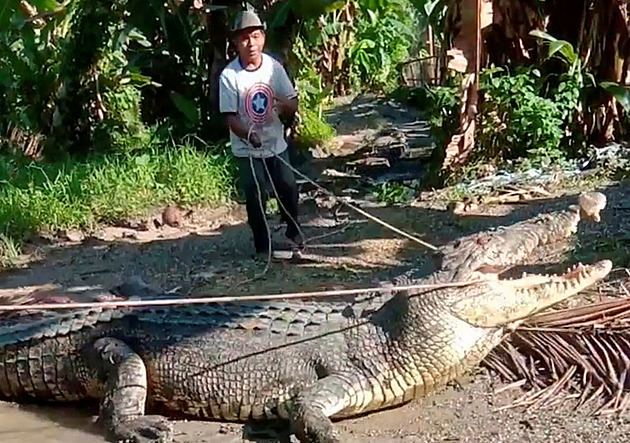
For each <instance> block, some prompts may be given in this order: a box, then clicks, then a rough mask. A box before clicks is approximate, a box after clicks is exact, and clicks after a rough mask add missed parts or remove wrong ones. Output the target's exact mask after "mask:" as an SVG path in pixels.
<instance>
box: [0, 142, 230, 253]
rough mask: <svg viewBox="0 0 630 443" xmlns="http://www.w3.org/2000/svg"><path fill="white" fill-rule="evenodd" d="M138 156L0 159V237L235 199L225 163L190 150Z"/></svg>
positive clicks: (167, 149) (187, 147) (226, 159)
mask: <svg viewBox="0 0 630 443" xmlns="http://www.w3.org/2000/svg"><path fill="white" fill-rule="evenodd" d="M160 149H161V152H158V151H153V152H147V153H145V154H142V155H130V154H119V155H96V154H95V155H92V156H89V157H87V158H86V159H85V160H83V161H78V160H77V159H76V158H72V157H66V159H65V160H63V161H58V162H53V163H42V162H36V161H33V160H28V159H25V158H18V157H16V156H9V155H3V156H2V157H0V159H1V161H0V183H2V186H1V187H0V201H2V204H1V205H0V235H3V236H4V237H3V243H4V244H5V245H9V244H12V241H10V240H9V239H11V238H12V239H17V240H18V241H19V240H23V239H25V238H27V237H28V236H29V235H30V234H32V233H33V232H36V231H39V230H41V229H52V230H54V229H59V228H83V229H90V228H93V227H95V225H96V224H97V223H109V222H115V221H119V220H121V219H124V218H126V217H132V216H140V215H145V214H147V213H148V212H149V211H151V210H152V209H155V208H156V207H158V206H160V205H164V204H167V203H170V202H177V203H180V204H182V205H184V206H193V205H218V204H222V203H226V202H227V201H228V200H229V199H230V198H231V197H232V195H233V179H232V177H233V165H232V163H231V162H230V161H229V157H227V156H224V155H219V154H215V155H210V154H206V153H203V152H200V151H199V150H197V149H195V148H194V147H192V146H190V145H182V146H177V147H163V148H160Z"/></svg>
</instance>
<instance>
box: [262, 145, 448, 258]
mask: <svg viewBox="0 0 630 443" xmlns="http://www.w3.org/2000/svg"><path fill="white" fill-rule="evenodd" d="M273 155H274V156H275V157H276V158H277V159H278V160H280V161H281V162H282V163H284V164H285V165H286V166H288V167H289V168H290V169H291V170H292V171H293V172H294V173H295V174H297V175H299V176H300V177H302V178H303V179H304V180H306V181H307V182H309V183H310V184H312V185H313V186H315V187H316V188H317V189H319V190H320V191H322V192H324V193H325V194H327V195H329V196H330V197H332V198H334V199H335V200H337V201H338V202H340V203H342V204H344V205H346V206H348V207H349V208H350V209H352V210H354V211H356V212H358V213H359V214H361V215H363V216H364V217H367V218H369V219H370V220H372V221H374V222H376V223H378V224H380V225H381V226H384V227H386V228H387V229H389V230H391V231H393V232H395V233H397V234H399V235H402V236H403V237H406V238H407V239H409V240H412V241H414V242H416V243H418V244H420V245H422V246H424V247H426V248H429V249H432V250H433V251H438V250H439V248H437V247H436V246H433V245H432V244H430V243H427V242H425V241H424V240H420V239H419V238H418V237H415V236H413V235H411V234H409V233H407V232H405V231H402V230H400V229H398V228H396V227H395V226H392V225H390V224H389V223H387V222H385V221H383V220H381V219H380V218H378V217H375V216H373V215H372V214H370V213H369V212H366V211H364V210H363V209H361V208H359V207H358V206H355V205H353V204H352V203H349V202H347V201H345V200H343V199H341V198H339V197H337V196H336V195H335V194H333V193H332V192H330V191H329V190H328V189H326V188H324V187H323V186H321V185H319V184H318V183H316V182H315V181H313V180H312V179H310V178H309V177H308V176H306V175H305V174H303V173H301V172H300V171H298V170H297V169H295V168H294V167H293V166H292V165H291V164H290V163H289V162H287V161H285V160H284V159H283V158H282V157H280V156H279V155H278V154H275V153H274V154H273Z"/></svg>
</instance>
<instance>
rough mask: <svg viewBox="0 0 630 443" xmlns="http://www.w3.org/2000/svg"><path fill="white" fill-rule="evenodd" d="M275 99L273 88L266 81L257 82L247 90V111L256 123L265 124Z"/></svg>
mask: <svg viewBox="0 0 630 443" xmlns="http://www.w3.org/2000/svg"><path fill="white" fill-rule="evenodd" d="M272 100H273V89H271V87H270V86H269V85H267V84H265V83H256V84H255V85H254V86H252V87H251V88H249V91H247V97H246V99H245V112H246V113H247V116H248V117H249V118H250V119H251V121H252V122H253V123H254V124H256V125H263V124H264V123H265V122H266V120H267V116H268V115H269V110H270V109H271V105H272V103H271V102H272Z"/></svg>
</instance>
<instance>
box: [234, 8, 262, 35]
mask: <svg viewBox="0 0 630 443" xmlns="http://www.w3.org/2000/svg"><path fill="white" fill-rule="evenodd" d="M247 28H260V29H265V25H264V24H263V22H262V21H261V20H260V18H259V17H258V15H257V14H256V13H255V12H253V11H241V12H239V13H238V16H237V17H236V20H234V27H233V28H232V32H238V31H242V30H243V29H247Z"/></svg>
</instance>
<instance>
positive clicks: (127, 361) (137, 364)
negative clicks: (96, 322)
mask: <svg viewBox="0 0 630 443" xmlns="http://www.w3.org/2000/svg"><path fill="white" fill-rule="evenodd" d="M86 351H87V354H86V356H87V359H88V362H89V363H90V364H91V365H93V366H94V367H95V368H96V369H97V370H98V371H99V372H100V373H101V374H102V376H103V379H104V383H105V384H104V392H103V398H102V400H101V406H100V413H99V423H102V424H103V425H104V426H105V427H106V429H107V433H108V437H110V438H111V439H112V441H114V442H121V441H122V442H133V443H149V442H155V443H168V442H171V441H172V434H173V429H172V425H171V423H169V421H168V420H167V419H166V418H164V417H162V416H157V415H144V408H145V402H146V398H147V376H146V368H145V365H144V362H143V361H142V359H141V358H140V356H139V355H138V354H136V353H135V352H134V351H133V350H132V349H131V348H130V347H129V346H127V344H125V343H124V342H122V341H120V340H118V339H115V338H109V337H106V338H101V339H99V340H97V341H96V342H94V344H93V345H92V346H90V347H89V348H88V349H87V350H86Z"/></svg>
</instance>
